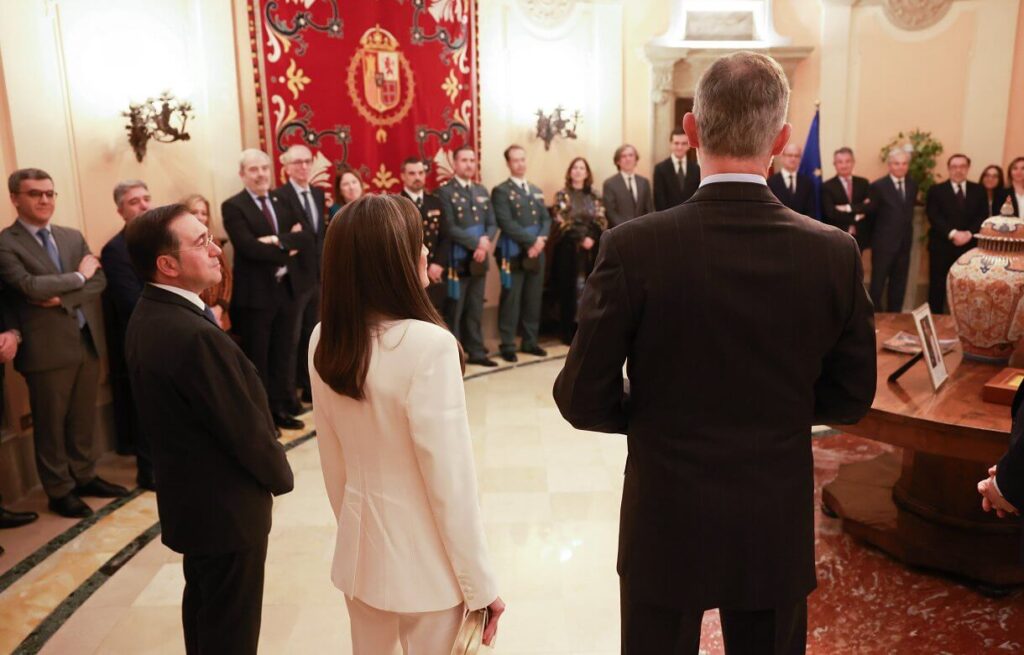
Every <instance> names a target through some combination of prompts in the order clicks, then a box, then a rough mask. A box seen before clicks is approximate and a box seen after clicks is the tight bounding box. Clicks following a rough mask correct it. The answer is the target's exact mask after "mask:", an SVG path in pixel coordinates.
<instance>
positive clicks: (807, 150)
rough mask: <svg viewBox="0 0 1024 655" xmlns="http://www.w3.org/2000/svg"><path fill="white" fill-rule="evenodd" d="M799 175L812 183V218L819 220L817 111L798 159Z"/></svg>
mask: <svg viewBox="0 0 1024 655" xmlns="http://www.w3.org/2000/svg"><path fill="white" fill-rule="evenodd" d="M797 172H798V173H800V175H806V176H807V177H809V178H811V181H812V182H813V183H814V212H813V216H812V218H816V219H818V220H819V221H820V220H821V141H820V140H819V139H818V110H817V109H815V110H814V120H813V121H811V129H810V130H808V132H807V143H806V144H804V156H803V157H802V158H801V159H800V170H799V171H797Z"/></svg>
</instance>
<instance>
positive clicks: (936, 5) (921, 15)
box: [882, 0, 953, 31]
mask: <svg viewBox="0 0 1024 655" xmlns="http://www.w3.org/2000/svg"><path fill="white" fill-rule="evenodd" d="M882 5H883V6H884V7H885V15H886V16H887V17H888V18H889V20H890V21H891V22H892V24H893V25H895V26H896V27H899V28H901V29H904V30H911V31H913V30H923V29H925V28H928V27H931V26H932V25H934V24H935V23H937V22H939V21H940V20H942V17H943V16H945V15H946V12H948V11H949V8H950V7H951V6H953V0H884V2H883V3H882Z"/></svg>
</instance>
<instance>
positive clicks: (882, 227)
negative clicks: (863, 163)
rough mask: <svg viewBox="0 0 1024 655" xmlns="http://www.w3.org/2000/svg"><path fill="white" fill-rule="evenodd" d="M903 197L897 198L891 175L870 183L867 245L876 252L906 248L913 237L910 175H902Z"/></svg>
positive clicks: (913, 197) (914, 188) (913, 189)
mask: <svg viewBox="0 0 1024 655" xmlns="http://www.w3.org/2000/svg"><path fill="white" fill-rule="evenodd" d="M903 186H904V189H905V197H904V198H902V199H901V198H900V194H899V192H897V191H896V185H895V184H894V183H893V181H892V178H891V177H889V176H888V175H886V176H885V177H880V178H878V179H877V180H875V181H874V182H872V183H871V187H870V189H869V190H868V196H869V197H870V198H871V204H869V205H868V208H869V209H868V211H869V213H870V214H871V217H872V219H873V220H874V225H873V226H872V227H871V248H872V250H874V251H875V252H876V253H877V252H892V251H898V250H901V249H902V248H910V246H911V241H912V240H913V237H914V203H915V201H916V200H917V183H916V182H914V180H912V179H910V176H909V175H908V176H907V177H905V178H903Z"/></svg>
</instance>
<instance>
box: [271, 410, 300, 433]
mask: <svg viewBox="0 0 1024 655" xmlns="http://www.w3.org/2000/svg"><path fill="white" fill-rule="evenodd" d="M274 425H276V426H277V427H279V428H283V429H285V430H301V429H302V428H304V427H306V424H305V423H303V422H302V421H300V420H299V419H297V418H294V417H292V416H288V415H287V414H285V413H283V412H277V413H275V414H274Z"/></svg>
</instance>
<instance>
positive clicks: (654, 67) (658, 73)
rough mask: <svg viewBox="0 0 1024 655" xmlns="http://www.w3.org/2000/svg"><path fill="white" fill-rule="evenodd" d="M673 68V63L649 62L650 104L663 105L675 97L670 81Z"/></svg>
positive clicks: (674, 63) (671, 81)
mask: <svg viewBox="0 0 1024 655" xmlns="http://www.w3.org/2000/svg"><path fill="white" fill-rule="evenodd" d="M675 67H676V62H675V61H653V62H651V75H652V77H653V79H652V80H651V102H653V103H654V104H656V105H663V104H665V103H666V102H668V101H669V100H671V99H672V98H674V97H675V93H674V89H673V80H672V74H673V72H674V71H675Z"/></svg>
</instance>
